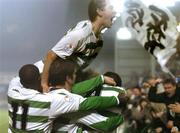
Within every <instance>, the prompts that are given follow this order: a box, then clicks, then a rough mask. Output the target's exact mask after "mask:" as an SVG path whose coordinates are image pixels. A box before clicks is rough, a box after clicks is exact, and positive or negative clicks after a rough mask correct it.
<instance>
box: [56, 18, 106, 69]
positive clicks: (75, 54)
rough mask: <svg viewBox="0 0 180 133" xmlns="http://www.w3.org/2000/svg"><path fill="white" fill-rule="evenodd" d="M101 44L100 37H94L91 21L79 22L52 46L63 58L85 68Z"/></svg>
mask: <svg viewBox="0 0 180 133" xmlns="http://www.w3.org/2000/svg"><path fill="white" fill-rule="evenodd" d="M102 46H103V41H102V37H101V36H100V37H99V39H97V38H96V36H95V34H94V32H93V30H92V23H91V22H90V21H88V20H85V21H81V22H79V23H78V24H77V25H76V26H75V27H74V28H72V29H70V30H69V31H68V32H67V34H66V35H65V36H64V37H63V38H62V39H61V40H60V41H59V42H58V43H57V44H56V45H55V46H54V47H53V48H52V51H53V52H54V53H56V54H57V55H58V56H59V57H61V58H63V59H69V60H72V61H74V62H75V63H76V64H77V65H78V67H80V68H85V67H86V66H88V65H89V64H90V63H91V61H92V60H93V59H95V58H96V56H97V55H98V53H99V51H100V49H101V48H102Z"/></svg>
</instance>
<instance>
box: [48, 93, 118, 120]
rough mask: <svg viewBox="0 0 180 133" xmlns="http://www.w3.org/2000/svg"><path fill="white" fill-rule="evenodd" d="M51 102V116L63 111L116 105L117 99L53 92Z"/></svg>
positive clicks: (88, 109) (95, 108)
mask: <svg viewBox="0 0 180 133" xmlns="http://www.w3.org/2000/svg"><path fill="white" fill-rule="evenodd" d="M51 97H52V99H53V100H52V103H51V109H50V110H51V111H50V114H51V116H58V115H61V114H64V113H70V112H77V111H90V110H103V109H107V108H109V107H112V106H116V105H117V104H118V103H119V101H118V100H117V98H116V97H114V96H113V97H88V98H83V97H82V96H80V95H76V94H54V95H52V96H51Z"/></svg>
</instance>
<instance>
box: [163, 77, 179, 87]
mask: <svg viewBox="0 0 180 133" xmlns="http://www.w3.org/2000/svg"><path fill="white" fill-rule="evenodd" d="M162 83H163V84H172V85H173V86H176V81H175V80H174V79H172V78H167V79H165V80H163V82H162Z"/></svg>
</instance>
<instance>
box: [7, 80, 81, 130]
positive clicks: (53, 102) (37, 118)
mask: <svg viewBox="0 0 180 133" xmlns="http://www.w3.org/2000/svg"><path fill="white" fill-rule="evenodd" d="M18 82H19V78H18V77H16V78H14V79H13V80H12V81H11V82H10V86H9V87H10V88H9V90H8V111H9V129H8V132H9V133H21V132H25V131H28V132H37V133H50V132H51V130H52V129H51V128H52V121H53V120H54V118H55V117H56V116H57V115H61V114H64V113H68V112H74V111H77V110H78V109H79V104H80V102H82V101H83V100H84V98H83V97H81V96H76V97H75V98H74V97H72V96H71V95H68V96H67V95H64V94H41V93H39V92H38V91H36V90H32V89H26V88H22V87H20V86H19V84H17V83H18ZM16 85H17V86H16ZM62 90H64V89H62ZM64 91H65V92H66V90H64Z"/></svg>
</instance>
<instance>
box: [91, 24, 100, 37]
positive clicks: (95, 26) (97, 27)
mask: <svg viewBox="0 0 180 133" xmlns="http://www.w3.org/2000/svg"><path fill="white" fill-rule="evenodd" d="M92 30H93V32H94V34H95V36H96V37H97V38H98V37H99V35H100V34H101V30H102V25H101V24H100V23H99V22H98V21H94V22H92Z"/></svg>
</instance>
